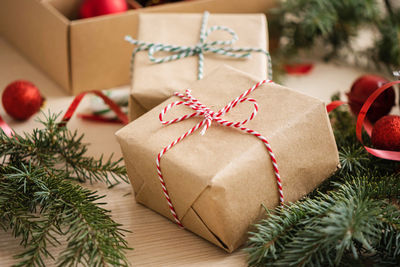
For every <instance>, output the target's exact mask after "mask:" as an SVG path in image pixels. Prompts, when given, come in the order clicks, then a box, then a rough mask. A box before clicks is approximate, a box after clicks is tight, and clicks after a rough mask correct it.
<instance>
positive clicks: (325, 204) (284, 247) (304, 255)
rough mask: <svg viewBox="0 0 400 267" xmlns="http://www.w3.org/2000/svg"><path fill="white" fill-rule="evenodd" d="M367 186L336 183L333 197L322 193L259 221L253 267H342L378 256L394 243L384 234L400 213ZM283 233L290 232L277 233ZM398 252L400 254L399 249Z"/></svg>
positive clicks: (252, 248) (251, 248)
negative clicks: (367, 256) (347, 261)
mask: <svg viewBox="0 0 400 267" xmlns="http://www.w3.org/2000/svg"><path fill="white" fill-rule="evenodd" d="M367 184H368V180H367V179H356V180H353V181H352V182H347V183H344V184H342V185H339V184H336V186H338V191H335V192H333V193H331V194H330V195H326V194H320V195H319V197H317V198H314V199H306V200H304V201H301V202H298V203H296V204H293V205H291V206H290V207H286V208H285V209H280V208H278V209H276V210H274V211H273V212H274V213H275V215H274V216H272V217H271V218H269V219H266V220H263V221H261V222H260V223H258V224H257V225H256V229H257V231H256V232H253V233H250V235H251V237H250V239H249V240H250V241H249V248H248V249H247V251H248V252H249V253H250V256H249V264H250V265H251V266H293V265H295V266H325V265H330V266H333V265H336V266H337V265H340V264H341V263H342V261H343V257H350V258H351V260H360V259H362V258H363V255H362V252H365V251H368V252H369V253H374V252H375V254H376V251H377V249H378V248H379V247H381V246H382V244H380V243H381V242H383V243H385V245H386V246H387V245H388V243H389V244H392V243H391V242H392V240H393V239H390V238H388V240H383V239H382V233H384V231H385V230H387V229H388V228H387V226H388V225H393V223H396V224H398V222H399V221H400V213H399V212H398V210H397V209H396V208H395V207H394V206H392V205H391V204H389V203H387V202H385V201H383V200H377V199H371V198H370V197H369V194H370V190H371V189H372V187H370V186H368V185H367ZM293 218H297V219H296V220H293ZM388 219H390V220H391V221H390V222H389V221H388ZM282 229H291V230H290V231H291V232H290V234H289V233H288V232H283V234H281V235H274V234H273V233H277V232H278V233H279V232H280V233H282ZM396 232H397V233H396V235H397V234H398V230H397V229H396ZM386 234H388V233H386ZM395 250H396V253H398V247H397V248H396V249H395ZM276 251H278V253H276ZM392 254H393V255H397V254H395V253H392Z"/></svg>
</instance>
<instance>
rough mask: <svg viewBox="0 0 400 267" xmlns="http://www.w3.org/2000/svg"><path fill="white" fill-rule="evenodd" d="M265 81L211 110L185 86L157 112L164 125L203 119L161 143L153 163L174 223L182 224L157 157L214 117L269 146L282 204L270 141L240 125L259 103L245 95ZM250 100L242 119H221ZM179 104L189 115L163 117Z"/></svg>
mask: <svg viewBox="0 0 400 267" xmlns="http://www.w3.org/2000/svg"><path fill="white" fill-rule="evenodd" d="M265 83H272V81H271V80H263V81H261V82H259V83H257V84H255V85H254V86H253V87H251V88H250V89H248V90H246V91H245V92H244V93H243V94H241V95H240V96H238V97H237V98H236V99H234V100H233V101H231V102H230V103H229V104H228V105H226V106H225V107H223V108H222V109H220V110H219V111H217V112H214V111H212V110H210V109H209V108H208V107H206V106H205V105H203V104H202V103H201V102H200V101H198V100H197V99H196V98H194V97H193V96H192V95H191V91H190V90H189V89H188V90H186V91H185V93H184V94H181V93H175V94H174V95H175V96H178V97H180V98H181V99H182V100H183V101H176V102H173V103H171V104H169V105H167V106H166V107H165V108H164V109H163V110H162V111H161V113H160V115H159V119H160V121H161V123H162V124H164V125H170V124H172V123H176V122H180V121H183V120H186V119H189V118H193V117H200V116H203V117H204V120H202V121H201V122H199V123H198V124H196V125H195V126H194V127H193V128H191V129H190V130H189V131H187V132H186V133H184V134H183V135H181V136H180V137H179V138H178V139H176V140H175V141H173V142H172V143H171V144H169V145H168V146H166V147H164V149H163V150H161V152H160V153H159V154H158V155H157V159H156V164H157V173H158V178H159V179H160V183H161V187H162V190H163V192H164V196H165V198H166V200H167V203H168V206H169V208H170V211H171V214H172V215H173V217H174V218H175V221H176V223H177V224H178V225H179V226H181V227H183V225H182V223H181V221H180V220H179V218H178V215H177V214H176V211H175V208H174V205H173V204H172V201H171V198H170V196H169V193H168V189H167V186H166V184H165V181H164V177H163V174H162V172H161V167H160V161H161V157H162V156H163V155H164V154H165V153H166V152H167V151H168V150H170V149H171V148H172V147H173V146H175V145H176V144H178V143H179V142H180V141H182V140H183V139H185V138H186V137H188V136H189V135H191V134H192V133H194V132H195V131H197V130H198V129H199V128H201V127H203V129H202V131H201V134H202V135H203V134H204V133H205V132H206V131H207V129H208V128H209V127H210V126H211V123H212V122H213V121H215V122H217V123H219V124H221V125H223V126H228V127H233V128H237V129H239V130H241V131H243V132H246V133H248V134H252V135H254V136H256V137H257V138H258V139H260V140H261V141H262V142H263V143H264V145H265V147H266V148H267V150H268V153H269V155H270V158H271V161H272V166H273V169H274V172H275V177H276V181H277V184H278V191H279V200H280V204H281V205H283V189H282V182H281V177H280V175H279V169H278V164H277V162H276V158H275V155H274V153H273V152H272V149H271V146H270V144H269V142H268V141H267V139H266V138H265V137H264V136H262V135H261V134H260V133H258V132H257V131H254V130H252V129H249V128H246V127H243V125H244V124H245V123H247V122H248V121H250V120H252V119H253V118H254V117H255V116H256V115H257V112H258V104H257V102H256V100H255V99H253V98H247V96H248V95H249V94H250V93H251V92H253V91H254V90H255V89H257V88H258V87H260V86H261V85H263V84H265ZM246 101H248V102H251V103H252V104H253V105H254V110H253V112H252V113H251V115H250V116H249V117H248V118H247V119H246V120H244V121H241V122H230V121H226V120H224V119H222V118H221V117H222V116H223V115H225V114H226V113H228V112H229V111H230V110H231V109H233V108H235V107H236V106H237V105H238V104H239V103H242V102H246ZM179 105H185V106H188V107H190V108H191V109H192V110H194V111H195V112H194V113H192V114H188V115H184V116H182V117H178V118H175V119H173V120H169V121H164V120H163V118H164V115H165V114H166V113H167V111H168V110H170V109H171V108H173V107H174V106H179Z"/></svg>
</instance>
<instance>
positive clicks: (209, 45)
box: [125, 11, 272, 80]
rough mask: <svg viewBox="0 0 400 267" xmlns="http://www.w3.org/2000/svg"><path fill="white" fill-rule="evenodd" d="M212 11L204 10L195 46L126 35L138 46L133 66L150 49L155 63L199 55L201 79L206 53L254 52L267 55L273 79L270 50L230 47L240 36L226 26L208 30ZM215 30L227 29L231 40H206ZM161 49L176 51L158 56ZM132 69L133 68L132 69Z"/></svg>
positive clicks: (241, 55) (235, 55)
mask: <svg viewBox="0 0 400 267" xmlns="http://www.w3.org/2000/svg"><path fill="white" fill-rule="evenodd" d="M209 15H210V13H209V12H207V11H206V12H204V15H203V19H202V22H201V29H200V41H199V43H198V44H197V45H195V46H178V45H168V44H158V43H150V42H143V41H139V40H136V39H133V38H132V37H131V36H129V35H127V36H125V40H126V41H127V42H129V43H131V44H133V45H136V46H137V47H136V48H135V49H134V50H133V52H132V59H131V68H133V62H134V59H135V55H136V54H137V53H138V52H140V51H144V50H146V51H148V55H149V59H150V61H151V62H154V63H164V62H168V61H173V60H178V59H181V58H185V57H190V56H195V55H197V56H198V57H199V61H198V72H197V79H198V80H201V79H202V78H203V74H204V72H203V69H204V53H205V52H211V53H215V54H219V55H223V56H227V57H232V58H238V59H239V58H245V59H247V58H249V57H250V54H251V53H252V52H256V53H263V54H265V56H266V57H267V61H268V78H269V79H272V63H271V56H270V54H269V53H268V51H266V50H264V49H261V48H251V47H248V48H246V47H245V48H243V47H242V48H233V47H230V46H231V45H232V44H234V43H235V42H236V41H237V40H238V39H239V38H238V36H237V34H236V33H235V32H234V31H233V30H232V29H230V28H228V27H225V26H212V27H210V28H209V29H208V30H206V26H207V21H208V17H209ZM214 31H226V32H227V33H229V34H230V35H231V36H232V39H231V40H228V41H214V42H206V39H207V37H208V36H209V35H210V34H211V33H212V32H214ZM160 51H166V52H171V53H174V54H173V55H170V56H166V57H161V58H156V57H154V54H155V53H157V52H160ZM131 71H132V69H131Z"/></svg>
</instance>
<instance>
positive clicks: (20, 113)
mask: <svg viewBox="0 0 400 267" xmlns="http://www.w3.org/2000/svg"><path fill="white" fill-rule="evenodd" d="M43 100H44V99H43V97H42V96H41V94H40V92H39V89H38V88H37V87H36V86H35V85H34V84H32V83H31V82H28V81H24V80H18V81H15V82H13V83H11V84H9V85H8V86H7V87H6V89H5V90H4V92H3V95H2V102H3V107H4V109H5V111H6V112H7V114H8V115H10V116H11V117H13V118H14V119H17V120H26V119H28V118H29V117H31V116H32V115H33V114H35V113H36V112H38V111H39V110H40V107H41V106H42V103H43Z"/></svg>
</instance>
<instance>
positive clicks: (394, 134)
mask: <svg viewBox="0 0 400 267" xmlns="http://www.w3.org/2000/svg"><path fill="white" fill-rule="evenodd" d="M371 142H372V145H373V146H374V147H376V148H379V149H385V150H393V151H400V116H395V115H388V116H385V117H382V118H381V119H379V120H378V121H377V122H376V123H375V125H374V128H373V129H372V135H371Z"/></svg>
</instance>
